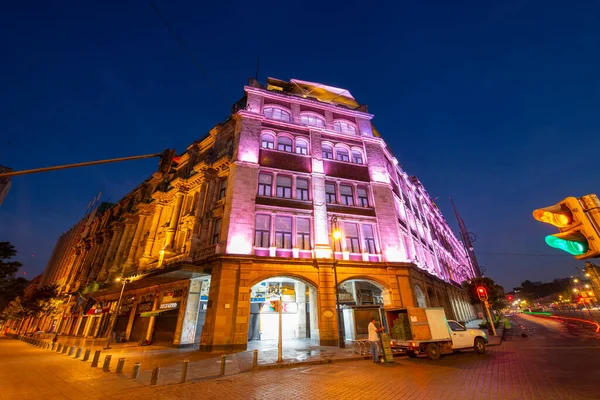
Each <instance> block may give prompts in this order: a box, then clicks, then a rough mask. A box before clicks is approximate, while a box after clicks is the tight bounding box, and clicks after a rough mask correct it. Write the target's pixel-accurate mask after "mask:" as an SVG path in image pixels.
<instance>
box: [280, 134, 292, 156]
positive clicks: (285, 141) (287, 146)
mask: <svg viewBox="0 0 600 400" xmlns="http://www.w3.org/2000/svg"><path fill="white" fill-rule="evenodd" d="M277 150H281V151H287V152H288V153H291V152H292V139H290V138H289V137H287V136H280V137H279V138H278V139H277Z"/></svg>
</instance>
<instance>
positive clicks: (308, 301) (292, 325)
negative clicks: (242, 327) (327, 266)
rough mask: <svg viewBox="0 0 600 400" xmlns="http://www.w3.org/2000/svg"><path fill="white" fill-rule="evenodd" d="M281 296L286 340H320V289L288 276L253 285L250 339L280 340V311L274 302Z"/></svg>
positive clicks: (249, 327) (283, 334) (284, 337)
mask: <svg viewBox="0 0 600 400" xmlns="http://www.w3.org/2000/svg"><path fill="white" fill-rule="evenodd" d="M280 299H281V301H282V303H283V309H282V327H283V329H282V337H283V341H284V342H285V341H288V342H289V341H294V340H301V341H304V342H306V341H307V340H309V341H311V342H316V343H318V341H319V326H318V315H317V290H316V288H315V287H314V286H313V285H311V284H309V283H307V282H304V281H301V280H298V279H294V278H288V277H275V278H269V279H266V280H264V281H262V282H259V283H257V284H256V285H254V286H252V289H251V295H250V318H249V321H248V341H257V342H258V341H260V342H268V341H270V342H271V343H274V344H276V343H277V341H278V337H279V313H278V312H277V311H276V310H275V305H274V304H273V303H272V302H275V301H278V300H280Z"/></svg>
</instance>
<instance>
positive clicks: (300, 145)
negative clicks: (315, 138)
mask: <svg viewBox="0 0 600 400" xmlns="http://www.w3.org/2000/svg"><path fill="white" fill-rule="evenodd" d="M296 153H297V154H308V142H306V141H305V140H301V139H299V140H296Z"/></svg>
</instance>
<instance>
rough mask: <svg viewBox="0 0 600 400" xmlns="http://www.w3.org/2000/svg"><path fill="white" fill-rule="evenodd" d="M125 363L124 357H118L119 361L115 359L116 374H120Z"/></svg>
mask: <svg viewBox="0 0 600 400" xmlns="http://www.w3.org/2000/svg"><path fill="white" fill-rule="evenodd" d="M124 365H125V359H124V358H119V361H117V370H116V371H115V372H116V373H117V374H122V373H123V366H124Z"/></svg>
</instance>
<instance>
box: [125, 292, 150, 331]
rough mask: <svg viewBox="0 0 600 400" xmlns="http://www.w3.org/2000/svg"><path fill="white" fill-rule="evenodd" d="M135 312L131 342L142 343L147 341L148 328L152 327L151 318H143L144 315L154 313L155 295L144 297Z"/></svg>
mask: <svg viewBox="0 0 600 400" xmlns="http://www.w3.org/2000/svg"><path fill="white" fill-rule="evenodd" d="M140 300H141V301H140V303H138V305H137V307H136V310H135V314H136V315H135V319H134V320H133V325H132V327H131V333H130V334H129V341H130V342H140V341H142V340H146V335H147V334H148V327H149V326H150V318H144V317H142V314H143V313H146V312H149V311H152V308H154V294H149V295H145V296H142V297H141V299H140Z"/></svg>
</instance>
